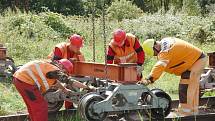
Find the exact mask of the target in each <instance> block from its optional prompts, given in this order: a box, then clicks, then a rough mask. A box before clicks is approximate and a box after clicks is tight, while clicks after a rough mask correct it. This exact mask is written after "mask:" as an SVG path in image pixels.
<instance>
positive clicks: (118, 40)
mask: <svg viewBox="0 0 215 121" xmlns="http://www.w3.org/2000/svg"><path fill="white" fill-rule="evenodd" d="M125 39H126V32H125V31H124V30H122V29H117V30H115V31H114V32H113V43H114V44H116V45H118V46H120V45H122V43H123V42H124V41H125Z"/></svg>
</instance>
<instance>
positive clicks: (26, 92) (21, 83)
mask: <svg viewBox="0 0 215 121" xmlns="http://www.w3.org/2000/svg"><path fill="white" fill-rule="evenodd" d="M72 72H73V64H72V63H71V62H70V61H69V60H68V59H61V60H59V61H56V62H48V61H31V62H28V63H27V64H25V65H24V66H22V67H21V68H20V69H19V70H17V71H16V72H15V73H14V75H13V77H14V78H13V84H14V85H15V87H16V89H17V90H18V92H19V93H20V95H21V96H22V98H23V100H24V102H25V104H26V106H27V109H28V112H29V116H30V119H31V121H48V103H47V101H46V100H45V99H44V97H43V94H44V93H45V92H46V91H47V90H49V89H50V88H51V87H52V86H54V87H55V88H56V87H58V88H59V89H62V91H63V92H64V93H66V94H68V93H69V89H67V88H65V87H64V86H63V85H62V84H61V83H67V84H71V85H72V86H73V87H78V88H85V89H90V88H89V87H88V86H86V85H84V84H82V83H80V82H78V81H74V80H70V79H69V78H68V76H67V75H70V74H71V73H72ZM65 75H66V78H65Z"/></svg>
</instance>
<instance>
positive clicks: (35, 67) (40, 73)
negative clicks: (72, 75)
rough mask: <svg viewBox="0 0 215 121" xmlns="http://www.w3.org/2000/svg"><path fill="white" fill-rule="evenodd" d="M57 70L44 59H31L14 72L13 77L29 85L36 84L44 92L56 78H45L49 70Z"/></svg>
mask: <svg viewBox="0 0 215 121" xmlns="http://www.w3.org/2000/svg"><path fill="white" fill-rule="evenodd" d="M54 70H59V68H57V67H56V66H54V65H52V64H50V63H49V62H46V61H31V62H28V63H26V64H25V65H24V66H22V67H21V68H20V69H19V70H17V71H16V72H15V73H14V75H13V76H14V77H15V78H17V79H19V80H21V81H23V82H25V83H27V84H30V85H36V86H37V87H38V88H39V89H40V91H41V92H42V93H44V92H46V90H48V89H49V88H50V86H51V85H53V84H54V83H55V82H56V79H49V78H46V74H47V73H48V72H50V71H54Z"/></svg>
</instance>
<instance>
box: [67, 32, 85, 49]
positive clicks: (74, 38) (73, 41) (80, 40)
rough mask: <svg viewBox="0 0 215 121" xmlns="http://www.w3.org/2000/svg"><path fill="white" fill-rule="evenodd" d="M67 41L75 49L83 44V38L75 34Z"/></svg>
mask: <svg viewBox="0 0 215 121" xmlns="http://www.w3.org/2000/svg"><path fill="white" fill-rule="evenodd" d="M69 40H70V43H71V44H72V45H74V46H76V47H82V46H83V43H84V40H83V38H82V37H81V36H80V35H77V34H73V35H72V36H70V38H69Z"/></svg>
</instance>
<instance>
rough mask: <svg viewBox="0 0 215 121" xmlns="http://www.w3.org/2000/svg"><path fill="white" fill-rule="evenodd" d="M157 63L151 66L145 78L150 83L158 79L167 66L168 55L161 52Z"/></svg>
mask: <svg viewBox="0 0 215 121" xmlns="http://www.w3.org/2000/svg"><path fill="white" fill-rule="evenodd" d="M158 59H159V60H158V61H157V63H156V64H155V65H154V66H153V68H152V70H151V72H150V74H149V76H148V77H147V78H146V79H147V80H150V81H151V82H152V83H153V82H154V81H156V80H157V79H159V78H160V76H161V74H162V73H163V72H164V70H165V68H166V66H167V64H168V63H169V55H168V53H167V52H162V53H160V54H159V56H158Z"/></svg>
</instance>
